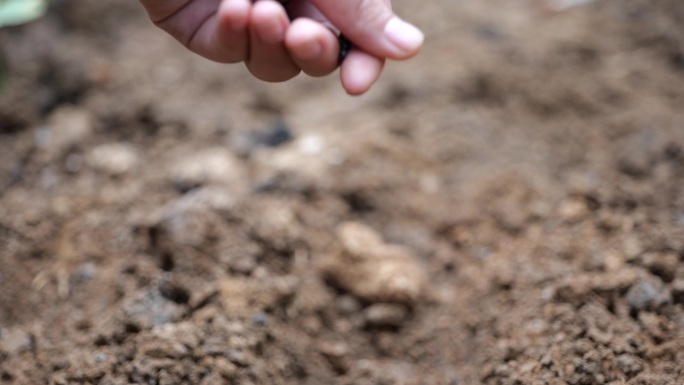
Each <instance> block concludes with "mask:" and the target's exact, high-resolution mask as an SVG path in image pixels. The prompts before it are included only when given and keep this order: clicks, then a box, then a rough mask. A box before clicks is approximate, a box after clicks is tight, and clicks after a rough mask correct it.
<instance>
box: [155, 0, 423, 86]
mask: <svg viewBox="0 0 684 385" xmlns="http://www.w3.org/2000/svg"><path fill="white" fill-rule="evenodd" d="M141 2H142V3H143V5H144V6H145V7H146V9H147V11H148V13H149V15H150V18H151V19H152V21H153V22H154V23H155V24H156V25H158V26H159V27H160V28H162V29H164V30H165V31H167V32H168V33H170V34H171V35H172V36H174V37H175V38H176V39H177V40H179V41H180V42H181V43H183V44H184V45H185V46H186V47H187V48H189V49H190V50H192V51H193V52H195V53H197V54H199V55H201V56H204V57H206V58H208V59H211V60H214V61H218V62H223V63H236V62H240V61H244V62H245V63H246V65H247V68H248V69H249V71H250V72H251V73H252V74H253V75H254V76H255V77H257V78H259V79H262V80H265V81H285V80H288V79H290V78H292V77H294V76H296V75H297V74H298V73H299V72H300V71H304V72H305V73H307V74H309V75H311V76H324V75H327V74H329V73H330V72H332V71H334V70H335V68H336V67H337V64H338V63H337V59H338V51H339V43H338V41H337V36H336V35H335V33H333V30H337V29H338V28H339V30H341V31H342V32H343V33H344V34H345V35H347V36H349V37H350V38H351V40H352V41H354V42H356V46H357V47H358V48H354V49H352V51H351V52H350V53H349V55H348V57H347V59H346V60H345V61H344V63H343V64H342V68H341V81H342V85H343V87H344V88H345V89H346V90H347V92H349V93H350V94H361V93H363V92H365V91H366V90H368V88H370V86H371V85H372V84H373V83H374V82H375V80H377V78H378V77H379V75H380V72H381V71H382V67H383V64H384V59H385V58H390V59H399V60H401V59H406V58H409V57H411V56H413V55H414V54H415V53H416V52H417V51H418V49H419V48H420V45H421V44H422V34H421V33H420V32H419V31H418V30H417V29H415V27H412V26H409V25H407V24H403V22H401V21H400V20H399V19H398V18H396V17H395V16H394V15H393V14H392V12H391V10H390V7H389V2H388V1H387V2H385V1H383V0H349V1H347V2H339V1H337V0H292V1H290V2H288V3H287V4H286V5H285V6H283V5H281V4H280V3H278V2H276V1H273V0H260V1H257V2H256V3H254V4H252V3H251V2H250V1H249V0H141ZM319 9H320V11H319ZM290 19H293V20H294V21H292V22H290ZM331 20H332V21H333V23H331V22H330V21H331ZM336 27H337V28H336ZM402 28H403V32H404V39H403V40H401V39H400V37H401V35H400V32H402Z"/></svg>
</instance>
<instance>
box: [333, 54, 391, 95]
mask: <svg viewBox="0 0 684 385" xmlns="http://www.w3.org/2000/svg"><path fill="white" fill-rule="evenodd" d="M384 65H385V59H382V58H379V57H376V56H373V55H370V54H368V53H366V52H364V51H362V50H359V49H358V48H352V50H351V51H350V52H349V54H348V55H347V58H346V59H345V60H344V62H342V66H341V67H340V81H341V82H342V87H344V89H345V91H347V93H348V94H350V95H361V94H363V93H365V92H366V91H368V89H370V87H371V86H372V85H373V84H374V83H375V82H376V81H377V80H378V78H379V77H380V73H382V69H383V67H384Z"/></svg>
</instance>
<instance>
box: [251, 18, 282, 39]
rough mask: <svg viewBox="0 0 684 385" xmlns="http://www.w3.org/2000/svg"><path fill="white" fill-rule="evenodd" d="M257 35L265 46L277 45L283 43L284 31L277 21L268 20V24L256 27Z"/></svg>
mask: <svg viewBox="0 0 684 385" xmlns="http://www.w3.org/2000/svg"><path fill="white" fill-rule="evenodd" d="M257 33H258V34H259V37H260V38H261V40H262V41H263V42H264V43H266V44H277V43H281V42H282V41H283V37H284V30H283V26H282V24H281V23H279V22H278V20H270V21H269V22H268V23H266V24H263V25H260V26H258V27H257Z"/></svg>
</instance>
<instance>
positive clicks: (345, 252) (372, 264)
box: [324, 222, 426, 305]
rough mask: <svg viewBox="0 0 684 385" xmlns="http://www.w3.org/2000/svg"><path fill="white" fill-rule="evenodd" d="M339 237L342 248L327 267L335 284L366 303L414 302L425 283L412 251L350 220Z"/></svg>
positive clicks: (326, 270) (422, 271) (342, 226)
mask: <svg viewBox="0 0 684 385" xmlns="http://www.w3.org/2000/svg"><path fill="white" fill-rule="evenodd" d="M337 239H338V240H339V242H340V243H341V245H342V251H341V252H340V253H339V254H337V255H336V256H335V257H333V258H330V259H329V260H328V261H327V263H326V265H325V266H324V272H325V275H326V276H327V277H328V278H329V279H330V280H331V281H332V282H334V283H335V284H336V285H338V286H340V287H341V288H343V289H344V290H347V291H349V292H350V293H351V294H353V295H354V296H356V297H358V298H359V299H361V300H363V301H367V302H392V303H403V304H406V305H412V304H414V303H415V302H416V301H417V300H418V299H419V298H420V296H421V295H422V293H423V291H424V289H425V285H426V275H425V272H424V270H423V267H422V266H421V265H420V263H419V262H418V261H417V259H416V258H415V257H414V256H413V255H412V254H411V252H410V251H409V250H407V249H406V248H404V247H402V246H398V245H390V244H387V243H385V242H384V241H383V239H382V237H381V236H380V234H378V233H377V232H376V231H375V230H373V229H372V228H370V227H368V226H366V225H364V224H361V223H358V222H348V223H344V224H342V225H340V227H339V228H338V230H337Z"/></svg>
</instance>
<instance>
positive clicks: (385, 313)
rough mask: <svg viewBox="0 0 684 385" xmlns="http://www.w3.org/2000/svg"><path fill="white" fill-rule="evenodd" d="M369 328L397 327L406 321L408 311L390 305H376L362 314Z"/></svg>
mask: <svg viewBox="0 0 684 385" xmlns="http://www.w3.org/2000/svg"><path fill="white" fill-rule="evenodd" d="M363 314H364V317H365V319H366V324H368V325H369V326H380V327H383V326H384V327H398V326H401V324H402V323H403V322H404V320H406V317H407V316H408V311H407V309H406V307H405V306H403V305H398V304H390V303H377V304H374V305H371V306H369V307H368V308H366V310H364V312H363Z"/></svg>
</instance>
